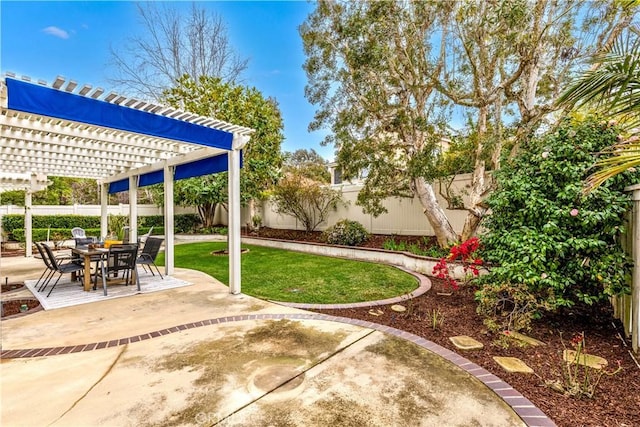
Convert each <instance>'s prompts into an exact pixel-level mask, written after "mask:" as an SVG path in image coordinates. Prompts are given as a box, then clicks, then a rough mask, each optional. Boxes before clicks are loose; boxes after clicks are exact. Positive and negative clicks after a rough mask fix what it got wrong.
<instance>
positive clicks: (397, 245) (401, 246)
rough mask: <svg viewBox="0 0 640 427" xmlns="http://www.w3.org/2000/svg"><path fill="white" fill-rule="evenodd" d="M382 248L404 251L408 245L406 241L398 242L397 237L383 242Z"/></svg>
mask: <svg viewBox="0 0 640 427" xmlns="http://www.w3.org/2000/svg"><path fill="white" fill-rule="evenodd" d="M382 249H386V250H388V251H397V252H403V251H406V250H407V245H406V243H405V242H402V241H400V242H396V240H395V239H393V238H391V239H387V240H385V241H384V242H383V243H382Z"/></svg>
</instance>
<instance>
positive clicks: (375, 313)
mask: <svg viewBox="0 0 640 427" xmlns="http://www.w3.org/2000/svg"><path fill="white" fill-rule="evenodd" d="M369 314H370V315H372V316H376V317H377V316H382V315H383V314H384V312H383V311H382V310H380V309H379V308H376V309H371V310H369Z"/></svg>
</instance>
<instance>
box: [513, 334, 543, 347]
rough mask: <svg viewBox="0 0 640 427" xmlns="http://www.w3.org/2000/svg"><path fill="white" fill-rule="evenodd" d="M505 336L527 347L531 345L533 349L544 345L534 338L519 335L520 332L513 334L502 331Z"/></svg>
mask: <svg viewBox="0 0 640 427" xmlns="http://www.w3.org/2000/svg"><path fill="white" fill-rule="evenodd" d="M503 333H504V334H505V335H506V336H508V337H509V338H513V339H515V340H518V341H521V342H523V343H525V344H528V345H532V346H534V347H538V346H541V345H546V344H545V343H543V342H542V341H538V340H537V339H535V338H531V337H529V336H527V335H525V334H521V333H520V332H515V331H504V332H503Z"/></svg>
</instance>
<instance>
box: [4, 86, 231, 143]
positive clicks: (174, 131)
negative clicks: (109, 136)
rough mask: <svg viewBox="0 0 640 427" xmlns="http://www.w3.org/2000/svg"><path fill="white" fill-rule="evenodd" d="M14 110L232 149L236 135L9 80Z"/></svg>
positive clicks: (9, 100) (10, 106) (11, 103)
mask: <svg viewBox="0 0 640 427" xmlns="http://www.w3.org/2000/svg"><path fill="white" fill-rule="evenodd" d="M6 83H7V90H8V95H9V96H8V107H9V109H11V110H16V111H24V112H27V113H33V114H40V115H43V116H49V117H58V118H61V119H65V120H71V121H74V122H80V123H89V124H92V125H96V126H103V127H107V128H114V129H119V130H123V131H127V132H134V133H141V134H145V135H151V136H156V137H159V138H167V139H173V140H177V141H184V142H190V143H194V144H198V145H204V146H207V147H214V148H220V149H223V150H230V149H231V144H232V142H233V134H232V133H230V132H225V131H222V130H218V129H212V128H209V127H206V126H201V125H197V124H195V123H190V122H185V121H182V120H177V119H174V118H171V117H166V116H161V115H158V114H152V113H148V112H146V111H141V110H136V109H134V108H129V107H124V106H121V105H117V104H111V103H109V102H105V101H101V100H98V99H92V98H87V97H85V96H80V95H76V94H73V93H68V92H64V91H61V90H56V89H51V88H48V87H45V86H39V85H34V84H32V83H27V82H23V81H20V80H15V79H10V78H7V79H6Z"/></svg>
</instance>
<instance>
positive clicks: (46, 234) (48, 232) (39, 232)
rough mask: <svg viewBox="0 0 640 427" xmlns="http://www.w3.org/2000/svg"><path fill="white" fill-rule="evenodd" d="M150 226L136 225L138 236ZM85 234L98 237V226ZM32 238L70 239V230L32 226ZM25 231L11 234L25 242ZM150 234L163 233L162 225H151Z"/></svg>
mask: <svg viewBox="0 0 640 427" xmlns="http://www.w3.org/2000/svg"><path fill="white" fill-rule="evenodd" d="M149 229H150V227H138V236H142V235H143V234H147V233H148V232H149ZM84 231H85V234H86V235H87V236H88V237H96V238H97V237H99V236H100V229H99V228H86V229H85V230H84ZM31 233H32V239H33V241H34V242H44V241H49V240H51V241H60V240H70V239H72V237H71V230H70V229H68V228H50V229H49V228H34V229H32V230H31ZM24 234H25V231H24V228H16V229H14V230H13V233H12V236H13V237H14V240H16V241H18V242H21V243H24V242H25V240H26V239H25V236H24ZM151 234H152V235H156V236H157V235H164V227H153V230H152V231H151Z"/></svg>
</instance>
